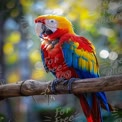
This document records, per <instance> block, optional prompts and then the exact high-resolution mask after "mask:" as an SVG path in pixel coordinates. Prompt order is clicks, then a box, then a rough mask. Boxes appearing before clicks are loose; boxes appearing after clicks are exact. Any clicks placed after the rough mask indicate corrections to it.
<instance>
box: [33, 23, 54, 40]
mask: <svg viewBox="0 0 122 122" xmlns="http://www.w3.org/2000/svg"><path fill="white" fill-rule="evenodd" d="M35 32H36V34H37V36H39V37H40V38H44V37H46V36H48V35H50V34H52V33H53V32H52V30H50V29H49V28H48V27H46V25H45V24H43V23H41V22H37V23H36V25H35Z"/></svg>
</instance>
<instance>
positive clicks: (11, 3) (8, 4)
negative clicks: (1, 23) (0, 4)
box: [6, 1, 15, 9]
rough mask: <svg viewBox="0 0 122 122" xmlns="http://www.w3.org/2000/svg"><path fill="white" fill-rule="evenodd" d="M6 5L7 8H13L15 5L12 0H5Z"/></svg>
mask: <svg viewBox="0 0 122 122" xmlns="http://www.w3.org/2000/svg"><path fill="white" fill-rule="evenodd" d="M6 6H7V8H9V9H10V8H13V7H14V6H15V2H14V1H9V2H7V4H6Z"/></svg>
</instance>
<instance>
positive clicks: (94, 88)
mask: <svg viewBox="0 0 122 122" xmlns="http://www.w3.org/2000/svg"><path fill="white" fill-rule="evenodd" d="M115 90H122V75H117V76H108V77H100V78H90V79H83V80H77V81H75V82H73V84H72V93H75V94H77V93H84V92H99V91H115ZM44 94H48V95H50V94H54V93H52V92H51V82H39V81H35V80H27V81H24V82H23V81H21V82H18V83H11V84H5V85H0V99H5V98H9V97H18V96H31V95H44ZM56 94H68V90H67V85H63V83H62V82H61V83H59V84H58V85H57V86H56Z"/></svg>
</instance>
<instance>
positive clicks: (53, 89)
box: [51, 78, 64, 93]
mask: <svg viewBox="0 0 122 122" xmlns="http://www.w3.org/2000/svg"><path fill="white" fill-rule="evenodd" d="M62 81H64V78H56V79H55V80H53V82H52V84H51V91H52V92H53V93H55V92H56V88H55V87H56V85H57V84H58V83H60V82H62Z"/></svg>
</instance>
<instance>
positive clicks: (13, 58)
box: [0, 0, 122, 122]
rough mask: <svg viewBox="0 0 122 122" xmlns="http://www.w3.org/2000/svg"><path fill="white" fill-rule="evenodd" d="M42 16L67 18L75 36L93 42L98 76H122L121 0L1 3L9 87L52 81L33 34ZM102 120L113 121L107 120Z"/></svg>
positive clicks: (3, 48)
mask: <svg viewBox="0 0 122 122" xmlns="http://www.w3.org/2000/svg"><path fill="white" fill-rule="evenodd" d="M42 14H56V15H61V16H65V17H67V18H68V19H69V20H70V21H71V22H72V24H73V28H74V30H75V32H76V34H79V35H81V36H85V37H86V38H88V39H89V40H91V41H92V43H93V44H94V45H95V47H96V54H97V57H98V59H99V64H100V74H101V76H106V75H114V74H116V75H117V74H122V67H121V66H122V55H121V52H122V29H121V28H122V1H121V0H116V1H114V0H90V1H89V0H77V1H76V0H35V1H33V0H19V1H18V0H4V1H1V2H0V26H1V28H0V33H1V38H0V42H1V44H2V43H4V44H3V45H2V47H1V48H2V51H3V55H2V56H1V57H0V58H1V60H2V58H4V64H5V67H4V69H5V78H6V80H7V82H8V83H12V82H16V81H20V80H23V79H24V80H25V79H34V80H51V79H53V76H52V75H51V74H47V73H46V72H45V71H44V68H43V64H42V62H41V57H40V50H39V45H40V40H39V38H38V37H37V36H36V34H35V31H34V19H35V18H36V17H37V16H39V15H42ZM1 66H3V65H1ZM121 97H122V94H119V95H118V97H117V98H118V99H120V98H121ZM118 99H117V100H115V101H116V102H113V98H111V99H110V102H113V103H114V104H115V105H116V104H119V106H121V105H122V104H121V103H122V102H121V101H118ZM23 109H24V108H23ZM119 113H121V110H120V112H118V114H119ZM121 116H122V115H121V114H119V117H121ZM0 117H2V115H1V116H0ZM104 119H106V122H107V121H108V122H110V121H112V120H110V117H108V116H106V117H104ZM112 119H113V118H112ZM18 120H19V119H18ZM20 120H21V119H20ZM113 120H114V119H113ZM0 122H1V121H0Z"/></svg>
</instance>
